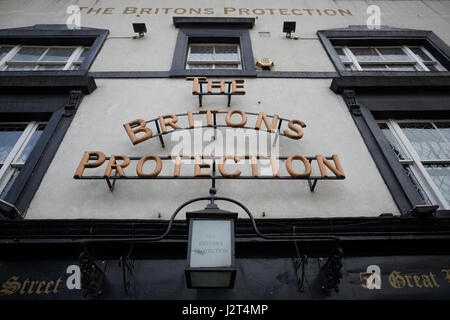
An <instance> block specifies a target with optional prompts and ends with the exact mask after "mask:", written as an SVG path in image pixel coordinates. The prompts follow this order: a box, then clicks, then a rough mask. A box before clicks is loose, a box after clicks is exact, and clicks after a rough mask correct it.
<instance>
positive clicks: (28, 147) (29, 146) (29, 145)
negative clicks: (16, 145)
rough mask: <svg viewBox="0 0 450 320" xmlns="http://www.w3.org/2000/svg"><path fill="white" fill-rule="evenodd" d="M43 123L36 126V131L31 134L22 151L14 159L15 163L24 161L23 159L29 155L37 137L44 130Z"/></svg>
mask: <svg viewBox="0 0 450 320" xmlns="http://www.w3.org/2000/svg"><path fill="white" fill-rule="evenodd" d="M44 127H45V125H43V124H41V125H39V126H38V128H37V129H36V131H34V132H33V135H32V136H31V138H30V140H29V141H28V143H27V145H26V146H25V148H24V149H23V151H22V154H21V155H20V157H19V158H18V159H16V161H15V162H16V163H25V161H26V160H27V159H28V156H29V155H30V153H31V151H32V150H33V148H34V146H35V145H36V143H37V142H38V140H39V138H40V137H41V135H42V132H43V131H44Z"/></svg>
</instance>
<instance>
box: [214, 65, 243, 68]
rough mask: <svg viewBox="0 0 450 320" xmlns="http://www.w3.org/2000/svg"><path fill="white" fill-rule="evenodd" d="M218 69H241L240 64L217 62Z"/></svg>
mask: <svg viewBox="0 0 450 320" xmlns="http://www.w3.org/2000/svg"><path fill="white" fill-rule="evenodd" d="M216 69H239V65H238V64H216Z"/></svg>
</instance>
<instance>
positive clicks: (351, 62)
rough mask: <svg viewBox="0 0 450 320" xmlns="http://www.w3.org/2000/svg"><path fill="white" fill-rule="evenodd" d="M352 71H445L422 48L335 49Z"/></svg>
mask: <svg viewBox="0 0 450 320" xmlns="http://www.w3.org/2000/svg"><path fill="white" fill-rule="evenodd" d="M335 50H336V53H337V54H338V56H339V58H340V59H341V61H342V63H343V64H344V66H345V70H353V71H446V69H445V68H444V67H443V66H442V65H441V64H440V63H439V62H438V61H437V60H436V59H435V58H434V57H433V56H432V55H431V54H430V53H429V52H428V51H427V50H426V49H425V48H424V47H408V46H401V47H348V46H343V47H335Z"/></svg>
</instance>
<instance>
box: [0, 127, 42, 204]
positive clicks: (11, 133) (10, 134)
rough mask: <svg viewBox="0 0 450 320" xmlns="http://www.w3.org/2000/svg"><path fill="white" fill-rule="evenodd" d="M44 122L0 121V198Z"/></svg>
mask: <svg viewBox="0 0 450 320" xmlns="http://www.w3.org/2000/svg"><path fill="white" fill-rule="evenodd" d="M44 128H45V124H44V123H39V122H29V123H0V199H4V198H5V195H6V194H7V193H8V191H9V190H10V188H11V186H12V184H13V183H14V181H15V179H16V178H17V176H18V175H19V173H20V170H21V168H22V167H23V166H24V164H25V161H27V159H28V156H29V155H30V153H31V151H32V150H33V148H34V146H35V145H36V143H37V142H38V140H39V138H40V137H41V134H42V132H43V131H44Z"/></svg>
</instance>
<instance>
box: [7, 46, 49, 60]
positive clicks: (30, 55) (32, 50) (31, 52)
mask: <svg viewBox="0 0 450 320" xmlns="http://www.w3.org/2000/svg"><path fill="white" fill-rule="evenodd" d="M45 50H47V48H39V47H23V48H21V49H20V50H19V52H18V53H16V55H15V56H14V57H13V58H12V59H11V61H37V60H38V59H39V58H40V57H41V56H42V54H43V53H44V52H45Z"/></svg>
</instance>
